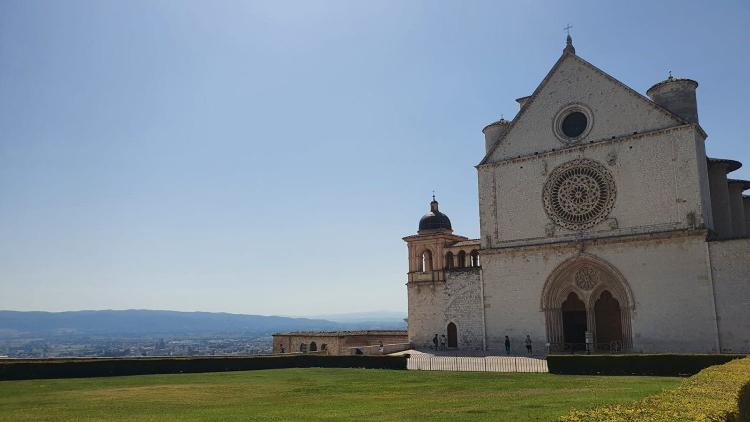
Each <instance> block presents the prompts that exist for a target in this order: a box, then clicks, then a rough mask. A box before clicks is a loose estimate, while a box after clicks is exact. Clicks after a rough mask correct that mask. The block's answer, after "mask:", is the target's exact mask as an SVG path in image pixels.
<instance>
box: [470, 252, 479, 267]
mask: <svg viewBox="0 0 750 422" xmlns="http://www.w3.org/2000/svg"><path fill="white" fill-rule="evenodd" d="M470 256H471V266H472V267H478V266H479V251H478V250H476V249H475V250H473V251H471V255H470Z"/></svg>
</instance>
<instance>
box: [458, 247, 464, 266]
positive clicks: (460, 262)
mask: <svg viewBox="0 0 750 422" xmlns="http://www.w3.org/2000/svg"><path fill="white" fill-rule="evenodd" d="M465 266H466V252H464V251H461V252H459V253H458V268H463V267H465Z"/></svg>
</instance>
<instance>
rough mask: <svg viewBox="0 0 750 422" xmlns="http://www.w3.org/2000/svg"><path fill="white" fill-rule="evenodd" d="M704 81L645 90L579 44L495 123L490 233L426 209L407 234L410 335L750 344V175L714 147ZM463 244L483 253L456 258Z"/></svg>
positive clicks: (708, 348) (463, 345)
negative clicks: (738, 174)
mask: <svg viewBox="0 0 750 422" xmlns="http://www.w3.org/2000/svg"><path fill="white" fill-rule="evenodd" d="M697 85H698V84H697V83H696V82H694V81H690V80H687V79H674V78H672V77H671V76H670V78H669V79H667V80H665V81H663V82H661V83H659V84H657V85H655V86H654V87H652V88H651V89H650V90H649V95H652V98H651V99H649V98H647V97H645V96H643V95H641V94H639V93H637V92H636V91H634V90H632V89H630V88H628V87H627V86H625V85H624V84H622V83H620V82H618V81H617V80H615V79H614V78H612V77H611V76H609V75H608V74H606V73H604V72H603V71H601V70H599V69H597V68H596V67H594V66H593V65H591V64H589V63H588V62H586V61H584V60H583V59H581V58H580V57H578V56H577V55H576V54H575V50H574V49H573V48H572V44H570V43H569V45H568V47H567V48H566V49H565V51H564V52H563V55H562V56H561V57H560V59H559V60H558V62H557V63H556V64H555V65H554V67H553V68H552V70H551V71H550V72H549V74H548V75H547V77H546V78H545V79H544V80H543V81H542V83H541V84H540V85H539V87H538V88H537V89H536V90H535V91H534V93H533V94H532V95H531V96H530V97H524V98H523V99H520V100H519V102H520V103H521V104H522V105H521V110H520V111H519V113H518V114H517V115H516V116H515V118H514V119H513V120H512V121H504V120H501V121H500V122H496V123H493V124H491V125H489V126H488V127H487V128H485V130H484V133H485V137H486V138H485V143H486V148H487V155H486V156H485V157H484V159H483V160H482V161H481V163H480V164H479V165H478V166H477V172H478V179H479V211H480V212H479V214H480V215H479V218H480V239H477V240H473V241H472V240H468V239H466V238H464V237H461V236H455V235H453V234H452V231H451V229H450V222H448V223H443V224H444V225H443V226H441V225H440V223H439V222H437V220H435V218H437V217H435V216H434V215H433V214H430V213H428V215H425V217H423V221H421V222H420V232H419V234H417V235H414V236H409V237H406V238H404V240H405V241H406V242H407V244H408V245H409V262H410V267H409V278H408V283H407V289H408V295H409V319H408V323H409V330H408V331H409V339H410V341H412V342H413V343H414V345H415V346H416V347H430V346H432V338H433V337H434V335H435V334H439V335H443V334H447V335H448V336H449V337H454V340H453V341H449V343H452V345H453V346H455V347H457V348H458V349H469V350H473V349H490V350H492V349H502V348H503V347H504V341H505V336H508V337H509V339H510V340H511V344H512V348H513V350H514V351H517V352H521V350H522V348H523V342H524V339H525V338H526V336H527V335H528V336H530V338H531V339H532V342H533V344H534V348H535V350H540V349H542V350H544V349H545V348H550V349H551V350H552V351H556V350H570V349H573V350H575V349H580V348H585V347H589V348H596V349H599V350H603V351H635V352H750V237H748V235H749V234H750V226H748V224H747V221H748V215H750V209H748V206H750V203H749V201H748V198H747V197H743V196H742V191H743V190H744V189H745V188H748V187H750V182H745V181H739V180H732V179H727V176H726V174H727V173H729V172H731V171H733V170H735V169H736V168H738V167H739V166H740V164H739V163H738V162H736V161H732V160H718V159H707V157H706V153H705V147H704V142H705V140H706V133H705V132H704V131H703V129H702V128H701V127H700V126H699V125H698V123H697V119H698V116H697V104H696V103H695V89H696V87H697ZM573 113H578V114H576V115H573ZM568 169H573V170H571V171H570V172H567V173H566V171H568ZM568 173H569V174H568ZM545 186H547V187H546V188H545ZM545 189H546V190H545ZM433 211H435V212H436V213H437V214H439V215H440V216H442V217H445V220H447V217H446V216H444V215H442V214H441V213H439V212H437V202H433ZM423 222H426V224H425V225H424V227H423ZM460 250H464V254H466V253H471V252H472V251H478V257H475V258H474V259H472V260H470V262H468V263H467V262H464V263H463V264H464V265H461V266H460V267H463V268H456V263H455V262H453V263H452V264H451V258H450V256H453V257H454V258H453V259H455V256H456V254H457V253H458V252H460ZM425 253H426V254H427V258H425ZM449 253H450V254H451V255H449ZM480 263H481V266H480V265H479V264H480ZM467 267H468V268H467ZM451 323H452V324H454V326H455V328H456V330H455V332H453V333H452V332H451V330H452V329H453V327H450V326H449V324H451ZM587 342H590V344H589V345H588V346H586V343H587Z"/></svg>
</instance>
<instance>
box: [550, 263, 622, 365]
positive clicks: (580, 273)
mask: <svg viewBox="0 0 750 422" xmlns="http://www.w3.org/2000/svg"><path fill="white" fill-rule="evenodd" d="M634 303H635V302H634V300H633V294H632V292H631V290H630V286H629V284H628V282H627V280H626V279H625V277H623V275H622V274H621V273H620V272H619V271H618V270H617V269H616V268H615V267H614V266H612V265H611V264H609V263H608V262H606V261H604V260H602V259H601V258H598V257H596V256H593V255H589V254H585V253H584V254H579V255H577V256H575V257H573V258H570V259H568V260H567V261H564V262H563V263H561V264H560V265H558V266H557V268H555V270H554V271H552V272H551V273H550V275H549V276H548V277H547V281H546V282H545V283H544V288H543V289H542V292H541V310H542V311H543V312H544V318H545V327H546V329H547V341H548V342H549V346H550V351H552V352H562V351H564V350H567V351H570V350H571V348H570V346H572V345H573V344H575V345H576V347H575V348H574V350H582V349H585V341H586V331H587V330H588V331H589V332H591V334H592V336H593V341H594V343H595V345H596V346H601V347H599V348H600V350H602V351H606V350H612V351H621V350H629V349H630V348H631V345H632V340H631V339H632V330H631V320H630V318H631V315H632V312H633V310H634ZM610 344H612V345H613V347H610ZM604 345H606V346H604Z"/></svg>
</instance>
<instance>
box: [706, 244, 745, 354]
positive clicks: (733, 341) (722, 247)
mask: <svg viewBox="0 0 750 422" xmlns="http://www.w3.org/2000/svg"><path fill="white" fill-rule="evenodd" d="M708 246H709V250H710V254H711V269H712V275H713V281H714V288H715V290H716V311H717V313H718V315H719V334H720V339H721V348H722V351H724V352H742V353H749V352H750V239H747V238H746V239H736V240H724V241H717V242H709V243H708Z"/></svg>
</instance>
